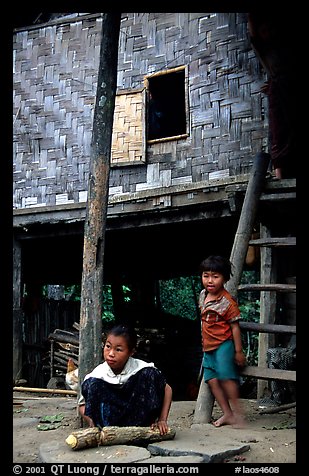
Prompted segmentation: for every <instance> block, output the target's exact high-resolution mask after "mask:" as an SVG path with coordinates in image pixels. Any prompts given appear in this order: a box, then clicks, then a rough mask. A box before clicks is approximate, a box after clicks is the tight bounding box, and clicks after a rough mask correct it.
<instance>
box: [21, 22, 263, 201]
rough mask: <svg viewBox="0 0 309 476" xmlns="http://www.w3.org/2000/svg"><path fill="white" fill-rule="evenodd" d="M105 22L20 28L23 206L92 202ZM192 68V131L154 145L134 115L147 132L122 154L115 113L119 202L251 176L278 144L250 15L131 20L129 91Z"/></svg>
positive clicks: (124, 68) (122, 76)
mask: <svg viewBox="0 0 309 476" xmlns="http://www.w3.org/2000/svg"><path fill="white" fill-rule="evenodd" d="M101 24H102V22H101V18H100V15H99V14H98V15H94V14H92V15H85V16H84V17H83V16H80V17H79V18H77V19H71V20H70V21H67V22H65V21H63V20H61V19H59V21H58V22H57V21H53V22H51V23H50V24H49V25H46V24H45V25H41V26H36V27H29V28H25V29H19V30H17V31H15V32H14V56H13V61H14V73H13V81H14V85H13V92H14V103H13V117H14V143H13V147H14V159H13V161H14V164H13V167H14V168H13V172H14V177H13V195H14V196H13V205H14V208H25V207H37V206H50V205H57V204H66V203H78V202H84V201H85V200H86V197H87V188H88V184H87V182H88V172H89V157H90V146H91V131H92V119H93V108H94V103H95V93H96V81H97V71H98V66H99V44H100V32H101ZM183 65H186V66H187V71H188V77H187V85H186V87H187V91H188V111H189V125H190V126H189V136H188V137H187V138H183V139H180V140H173V141H165V142H159V143H155V144H151V145H147V144H146V143H145V137H143V133H142V132H141V128H140V124H137V123H135V124H133V119H134V117H135V116H136V112H134V111H132V110H131V111H129V112H128V114H129V122H128V124H129V126H128V124H127V126H126V127H129V128H131V127H132V129H133V126H134V127H135V133H134V134H135V135H133V136H132V137H133V140H131V139H130V141H125V140H124V141H123V144H122V145H121V147H120V136H121V133H120V132H119V131H120V116H119V118H117V117H116V116H115V126H114V133H115V134H118V137H116V136H115V134H114V138H113V158H114V163H113V165H116V167H113V168H112V170H111V174H110V195H113V194H115V193H117V194H119V193H126V192H135V191H139V190H147V189H152V188H155V187H162V186H170V185H177V184H183V183H191V182H192V183H195V182H200V181H211V180H212V179H215V178H221V177H222V178H225V177H228V176H233V175H236V174H237V175H238V174H242V173H247V172H248V170H249V168H250V166H251V163H252V158H253V156H254V155H255V153H256V152H258V151H260V150H266V149H267V134H268V133H267V123H266V122H265V119H264V117H265V116H266V114H265V110H266V109H267V103H266V99H265V97H264V96H263V95H262V94H261V92H260V87H261V85H262V84H263V81H264V77H263V75H262V73H261V70H260V66H259V62H258V60H257V58H256V56H255V54H254V52H253V51H252V49H251V47H250V44H249V41H248V35H247V21H246V15H245V14H243V13H216V14H211V13H123V14H122V22H121V31H120V37H119V56H118V78H117V88H118V93H119V92H120V93H121V92H122V91H124V90H128V89H129V90H131V91H134V90H136V91H138V90H139V91H140V90H142V89H143V88H144V78H145V76H147V75H149V74H152V73H155V72H158V71H164V70H167V69H170V68H176V67H178V66H183ZM120 97H121V96H119V98H120ZM116 114H117V113H116ZM143 114H144V111H143V112H141V116H142V117H143ZM142 121H143V119H142ZM118 129H119V130H118ZM117 131H118V132H117ZM122 132H123V131H122ZM125 142H126V145H124V143H125ZM142 143H143V144H144V147H141V144H142ZM129 147H131V149H130V150H129ZM143 148H144V152H143V150H142V149H143ZM125 154H127V157H129V160H127V159H125ZM143 154H144V155H143ZM119 165H122V166H121V167H119Z"/></svg>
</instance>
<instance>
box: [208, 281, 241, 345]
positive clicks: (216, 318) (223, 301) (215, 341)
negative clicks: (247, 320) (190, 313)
mask: <svg viewBox="0 0 309 476" xmlns="http://www.w3.org/2000/svg"><path fill="white" fill-rule="evenodd" d="M205 298H206V290H205V289H203V291H201V293H200V297H199V308H200V311H201V320H202V344H203V351H204V352H209V351H210V350H214V349H216V348H217V347H219V345H220V344H222V342H224V341H225V340H228V339H233V334H232V329H231V325H230V323H231V322H235V321H239V319H241V316H240V310H239V308H238V305H237V302H236V301H235V299H234V298H233V297H232V296H231V294H230V293H229V292H228V291H227V290H226V289H223V290H222V293H221V294H220V295H219V296H218V297H217V298H216V299H214V300H213V301H208V302H207V303H205Z"/></svg>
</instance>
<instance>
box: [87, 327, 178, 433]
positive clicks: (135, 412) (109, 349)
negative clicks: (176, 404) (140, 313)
mask: <svg viewBox="0 0 309 476" xmlns="http://www.w3.org/2000/svg"><path fill="white" fill-rule="evenodd" d="M136 344H137V336H136V333H135V331H134V329H132V328H130V327H128V326H124V325H116V326H114V327H113V328H112V329H111V330H110V331H109V332H108V334H107V337H106V342H105V345H104V350H103V357H104V362H103V363H102V364H99V365H98V366H97V367H96V368H95V369H94V370H93V371H92V372H90V373H89V374H87V375H86V376H85V378H84V381H83V383H82V387H81V393H82V395H81V398H80V399H79V412H80V414H81V415H82V416H83V418H84V420H85V421H86V422H87V423H88V424H89V426H99V427H104V426H150V427H151V428H154V427H157V428H158V429H159V430H160V434H161V435H164V434H166V433H167V431H168V424H167V418H168V414H169V410H170V406H171V402H172V389H171V387H170V386H169V385H168V384H167V383H166V380H165V377H164V376H163V374H162V373H161V372H160V370H158V369H157V368H156V367H155V366H154V364H153V363H148V362H144V361H143V360H140V359H136V358H134V357H132V355H133V354H134V352H135V348H136Z"/></svg>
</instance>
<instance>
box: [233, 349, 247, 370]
mask: <svg viewBox="0 0 309 476" xmlns="http://www.w3.org/2000/svg"><path fill="white" fill-rule="evenodd" d="M235 362H236V364H237V365H239V367H244V366H245V365H246V356H245V354H244V353H243V351H242V350H239V351H237V352H235Z"/></svg>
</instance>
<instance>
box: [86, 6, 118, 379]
mask: <svg viewBox="0 0 309 476" xmlns="http://www.w3.org/2000/svg"><path fill="white" fill-rule="evenodd" d="M120 18H121V14H120V13H118V12H111V13H103V14H102V34H101V35H102V36H101V47H100V63H99V72H98V83H97V93H96V103H95V109H94V119H93V131H92V143H91V157H90V165H89V182H88V197H87V209H86V218H85V227H84V249H83V272H82V288H81V310H80V327H79V328H80V331H79V380H80V383H81V381H82V380H83V378H84V376H85V374H86V373H88V372H89V371H91V370H92V369H93V367H95V366H96V365H98V364H99V363H100V362H101V360H102V345H101V339H102V304H103V302H102V301H103V262H104V248H105V229H106V216H107V205H108V188H109V171H110V155H111V140H112V128H113V116H114V106H115V93H116V78H117V62H118V40H119V29H120Z"/></svg>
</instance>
